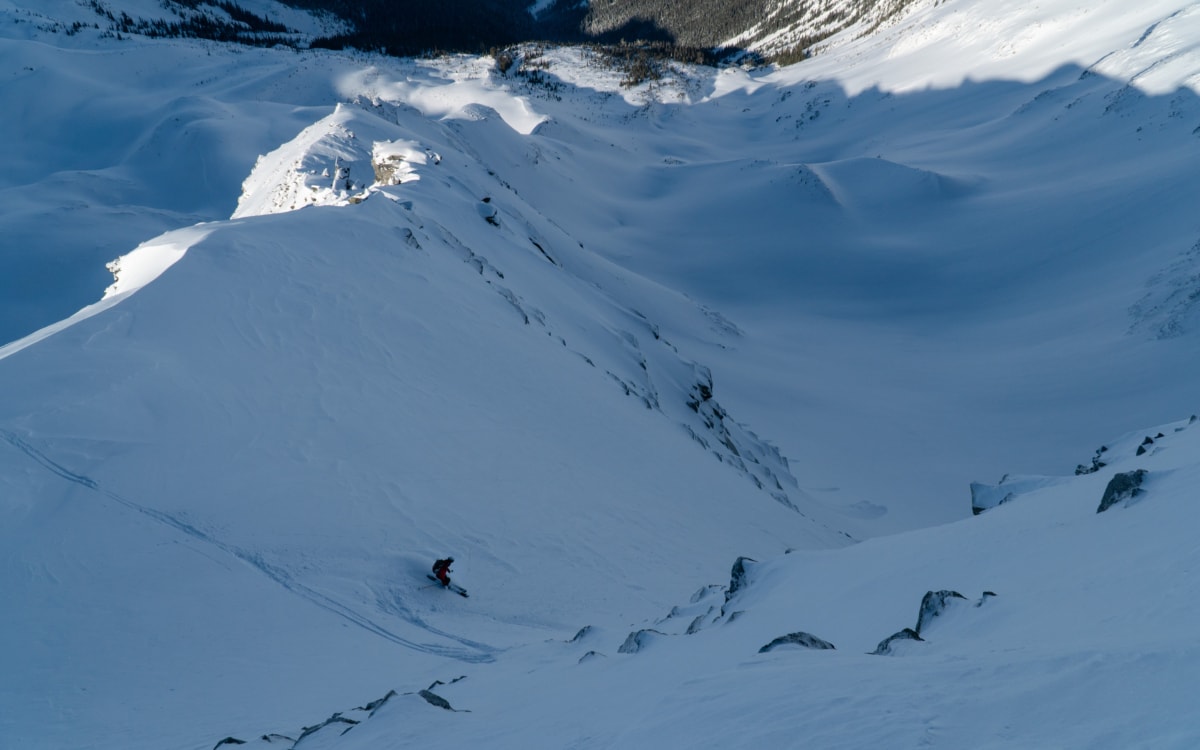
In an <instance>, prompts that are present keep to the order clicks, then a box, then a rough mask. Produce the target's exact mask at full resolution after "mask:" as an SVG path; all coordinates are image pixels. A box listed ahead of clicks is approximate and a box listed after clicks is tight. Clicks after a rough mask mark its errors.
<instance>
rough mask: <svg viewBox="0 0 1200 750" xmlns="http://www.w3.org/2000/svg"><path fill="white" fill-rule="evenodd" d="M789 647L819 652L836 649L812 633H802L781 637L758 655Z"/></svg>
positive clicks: (766, 646)
mask: <svg viewBox="0 0 1200 750" xmlns="http://www.w3.org/2000/svg"><path fill="white" fill-rule="evenodd" d="M787 646H798V647H800V648H808V649H814V650H817V651H828V650H832V649H834V645H833V644H832V643H830V642H829V641H827V640H824V639H822V638H818V637H816V636H815V635H813V634H812V633H805V632H802V631H799V632H795V633H788V634H787V635H781V636H779V637H778V638H776V639H775V640H773V641H771V642H770V643H768V644H767V645H765V646H763V647H762V648H760V649H759V650H758V653H760V654H765V653H767V652H768V651H774V650H775V649H777V648H783V647H787Z"/></svg>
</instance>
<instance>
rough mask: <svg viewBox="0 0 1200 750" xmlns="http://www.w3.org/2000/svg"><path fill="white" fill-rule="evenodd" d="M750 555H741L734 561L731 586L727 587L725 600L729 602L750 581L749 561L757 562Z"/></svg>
mask: <svg viewBox="0 0 1200 750" xmlns="http://www.w3.org/2000/svg"><path fill="white" fill-rule="evenodd" d="M756 562H758V560H755V559H753V558H750V557H739V558H738V559H736V560H734V561H733V569H732V570H731V571H730V573H729V588H727V589H725V601H726V602H728V601H729V600H730V599H732V598H733V596H734V594H736V593H737V592H739V591H741V590H742V589H744V588H745V587H746V586H747V585H748V584H749V583H750V581H749V580H748V573H749V570H748V567H747V563H756Z"/></svg>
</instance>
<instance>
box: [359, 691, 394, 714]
mask: <svg viewBox="0 0 1200 750" xmlns="http://www.w3.org/2000/svg"><path fill="white" fill-rule="evenodd" d="M395 696H396V691H395V690H389V691H388V693H387V695H385V696H383V697H382V698H378V699H376V700H373V701H371V702H370V703H368V704H367V705H365V706H359V708H358V710H359V711H366V712H367V713H369V714H373V713H375V711H376V710H377V709H378V708H379V707H380V706H382V705H383V704H385V703H387V702H388V701H390V700H391V699H392V698H394V697H395Z"/></svg>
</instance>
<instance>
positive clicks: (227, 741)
mask: <svg viewBox="0 0 1200 750" xmlns="http://www.w3.org/2000/svg"><path fill="white" fill-rule="evenodd" d="M245 744H246V741H245V740H239V739H238V738H237V737H226V738H225V739H223V740H221V741H220V742H218V743H217V744H215V745H213V750H217V748H218V747H220V746H221V745H245Z"/></svg>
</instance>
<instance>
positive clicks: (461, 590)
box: [425, 573, 469, 598]
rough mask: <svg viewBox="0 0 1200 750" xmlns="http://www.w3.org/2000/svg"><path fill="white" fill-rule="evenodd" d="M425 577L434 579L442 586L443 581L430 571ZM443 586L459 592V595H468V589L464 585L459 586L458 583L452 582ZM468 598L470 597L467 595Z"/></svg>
mask: <svg viewBox="0 0 1200 750" xmlns="http://www.w3.org/2000/svg"><path fill="white" fill-rule="evenodd" d="M425 577H426V578H428V579H429V580H431V581H433V582H434V583H436V584H437V585H439V586H442V582H441V581H439V580H438V579H437V578H436V577H435V576H431V575H429V574H428V573H426V574H425ZM442 588H445V589H449V590H450V591H453V592H454V593H456V594H458V595H459V596H462V597H467V590H466V589H464V588H463V587H462V586H459V585H458V584H457V583H452V584H450V585H449V586H442ZM467 598H469V597H467Z"/></svg>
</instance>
